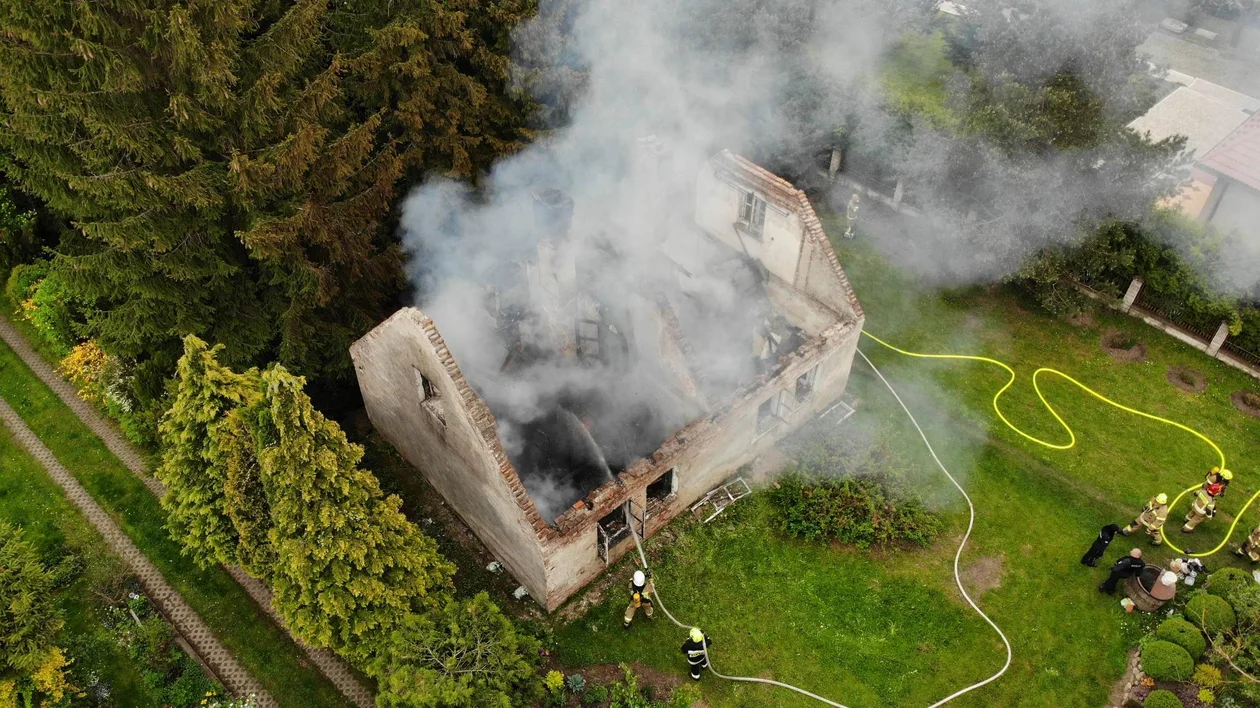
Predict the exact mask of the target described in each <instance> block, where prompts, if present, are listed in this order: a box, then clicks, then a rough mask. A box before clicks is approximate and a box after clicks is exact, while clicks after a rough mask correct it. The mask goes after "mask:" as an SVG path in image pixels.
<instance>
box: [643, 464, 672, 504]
mask: <svg viewBox="0 0 1260 708" xmlns="http://www.w3.org/2000/svg"><path fill="white" fill-rule="evenodd" d="M675 472H676V470H673V469H671V470H669V471H667V472H665V473H664V474H662V475H661V476H660V477H657V478H656V481H655V482H652V483H651V484H649V485H648V486H647V503H648V506H649V507H651V506H653V502H655V503H658V504H659V503H662V502H664V501H666V500H668V499H669V498H671V497H673V496H674V492H677V491H678V475H677V474H675Z"/></svg>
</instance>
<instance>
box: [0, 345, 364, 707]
mask: <svg viewBox="0 0 1260 708" xmlns="http://www.w3.org/2000/svg"><path fill="white" fill-rule="evenodd" d="M0 396H3V397H4V399H5V400H7V401H8V402H9V404H10V405H11V406H13V408H14V409H15V410H17V412H18V413H19V414H20V415H21V416H22V417H23V418H24V419H25V420H26V423H27V424H28V425H29V426H30V427H31V428H32V429H33V430H34V431H35V433H36V434H37V435H39V437H40V439H41V440H43V442H44V444H45V445H47V446H48V447H49V448H50V449H51V450H52V451H53V453H54V454H55V455H56V456H57V458H58V459H59V460H60V461H61V463H62V464H63V465H65V467H66V468H67V469H68V470H69V471H70V472H71V474H73V475H74V476H75V477H76V478H77V479H78V480H79V482H80V483H82V484H83V486H84V487H85V488H86V489H87V490H88V492H90V493H91V494H92V496H93V497H94V498H95V499H96V501H97V503H99V504H100V505H101V506H102V507H104V508H105V509H106V510H107V511H109V512H110V514H111V515H112V516H113V517H114V520H115V521H116V522H117V523H118V524H119V525H120V526H121V527H122V529H123V530H124V531H125V532H126V534H127V535H128V536H129V537H130V538H131V540H132V541H133V542H134V543H135V544H136V546H137V547H139V548H140V550H141V551H143V552H144V554H145V555H146V556H147V557H148V558H149V560H150V561H152V562H153V563H154V564H155V565H156V566H157V567H158V568H159V569H160V570H161V571H162V574H163V575H164V576H165V577H166V580H167V582H169V583H170V584H171V585H172V586H173V587H174V588H175V589H176V590H178V591H179V592H180V594H181V595H183V597H184V599H185V600H186V601H187V602H188V604H189V605H190V606H192V608H193V609H194V610H196V611H197V613H198V614H200V615H201V617H202V619H204V620H205V621H206V623H207V624H208V625H209V626H210V627H211V628H212V629H213V630H214V631H215V634H216V635H217V636H218V637H219V640H220V641H222V642H223V644H224V645H225V646H226V647H227V648H228V649H229V650H230V651H231V652H232V653H233V654H234V655H235V656H236V658H237V659H238V660H240V662H241V663H242V664H243V665H244V666H245V667H246V668H247V669H248V670H249V671H250V673H251V674H252V675H253V676H254V677H255V678H256V679H258V680H259V681H260V682H261V683H262V684H263V686H264V687H265V688H266V690H267V691H268V692H269V693H270V694H271V695H272V697H274V698H275V699H276V700H277V701H279V702H280V704H281V705H284V706H294V707H295V708H298V707H302V708H305V707H310V706H339V705H343V704H344V699H343V698H342V697H341V695H340V694H339V693H338V692H337V690H336V688H335V687H333V685H332V684H331V683H329V682H328V681H327V680H326V679H325V678H324V676H323V675H322V674H320V673H319V671H318V669H316V668H315V667H314V666H312V665H309V664H308V662H307V659H306V655H305V653H304V652H303V651H302V650H301V649H300V648H299V647H298V646H297V645H296V644H294V642H293V641H292V640H291V639H290V638H289V636H288V635H287V634H286V633H285V632H284V630H282V629H280V628H279V627H277V626H276V625H275V623H273V622H272V620H271V618H269V617H268V616H267V615H266V614H265V613H264V612H263V611H262V609H261V608H259V607H258V606H257V605H256V604H255V603H254V601H253V600H252V599H251V598H250V597H249V595H248V594H246V592H245V591H244V590H243V589H242V588H241V587H240V586H239V585H237V583H236V581H235V580H233V579H232V577H231V576H230V575H228V573H227V571H225V570H223V569H222V568H218V567H214V568H207V569H201V568H198V567H197V565H196V563H194V562H193V561H192V560H191V559H189V558H187V557H185V556H183V555H181V553H180V546H179V544H178V543H177V542H176V541H174V540H172V539H171V538H170V537H169V536H168V535H167V533H166V530H165V528H163V521H164V519H165V514H164V513H163V511H162V508H161V506H160V505H159V504H158V501H157V499H156V498H154V497H153V495H152V494H150V493H149V491H148V489H147V488H145V486H144V484H143V483H142V482H141V481H140V480H139V479H137V478H136V477H135V475H133V474H132V473H131V472H130V471H129V470H128V469H127V468H126V467H124V466H123V465H122V463H121V462H120V461H119V460H118V459H117V458H115V457H114V456H113V455H112V454H111V453H110V452H109V450H108V449H106V448H105V446H104V444H103V443H102V442H101V441H100V439H99V438H97V437H96V436H95V435H93V434H92V432H91V431H89V430H88V429H87V428H86V427H85V426H84V425H83V424H82V423H81V422H80V421H79V419H78V418H76V417H75V416H74V414H73V413H72V412H71V411H70V410H69V409H68V408H66V407H65V405H64V404H62V402H61V401H60V400H59V399H58V398H57V397H56V395H55V394H53V393H52V392H51V391H50V390H49V389H48V388H47V387H46V386H44V384H43V382H41V381H39V379H38V378H36V377H35V375H34V374H33V373H32V372H31V371H30V369H28V368H27V367H26V365H25V364H24V363H22V361H21V360H20V359H19V358H18V357H17V355H16V354H14V353H13V351H12V350H11V349H9V348H8V347H7V346H4V345H3V344H0Z"/></svg>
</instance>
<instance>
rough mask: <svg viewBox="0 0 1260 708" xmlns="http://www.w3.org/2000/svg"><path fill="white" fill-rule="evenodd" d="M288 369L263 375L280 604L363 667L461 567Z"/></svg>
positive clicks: (267, 483) (311, 634)
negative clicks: (364, 466)
mask: <svg viewBox="0 0 1260 708" xmlns="http://www.w3.org/2000/svg"><path fill="white" fill-rule="evenodd" d="M304 383H305V381H304V380H303V379H302V378H300V377H297V376H294V375H292V374H290V373H289V372H288V371H286V370H285V369H284V368H283V367H279V366H277V367H275V368H273V369H270V370H268V371H267V372H265V373H264V374H263V376H262V384H263V389H264V398H265V400H264V401H263V402H261V403H259V404H256V405H255V406H254V409H253V410H252V411H250V412H249V414H250V415H251V416H253V419H254V421H256V425H257V429H256V434H255V438H256V441H257V444H258V453H257V459H258V466H259V470H260V476H261V480H262V487H263V489H264V490H265V494H266V498H267V504H268V508H269V511H270V517H271V528H270V538H271V545H272V546H273V548H274V552H275V555H276V561H275V567H274V572H273V573H271V576H270V580H271V585H272V589H273V590H274V591H275V600H274V602H275V606H276V609H277V610H278V611H279V612H280V614H281V615H282V616H283V617H284V619H285V622H286V624H287V625H288V626H289V627H290V628H291V629H292V630H293V631H294V633H295V634H297V636H299V637H300V638H302V639H303V640H304V641H307V642H309V643H311V644H312V645H314V646H320V647H331V648H333V649H334V650H337V651H339V652H341V653H342V654H343V655H345V656H347V657H348V658H349V659H350V660H351V661H353V662H355V663H358V664H360V665H364V664H365V663H366V662H367V660H368V658H369V657H370V655H371V653H372V652H374V651H376V650H377V648H378V647H379V643H380V642H381V641H383V640H384V639H385V637H386V636H387V635H388V633H389V632H390V631H392V629H393V628H394V627H395V625H396V624H397V623H398V622H399V621H400V620H401V618H402V617H403V616H404V615H406V614H407V613H409V612H414V611H423V610H425V609H428V608H431V607H433V606H434V605H435V604H436V603H437V602H438V600H439V598H440V597H442V596H443V595H444V594H445V591H447V590H448V589H449V583H450V578H451V575H452V573H453V572H454V568H453V566H452V565H451V564H450V563H448V562H446V561H445V560H444V559H442V557H441V556H440V555H439V554H438V551H437V545H436V544H435V543H434V542H433V540H432V539H430V538H428V537H427V536H424V535H422V534H421V533H420V532H419V530H418V529H417V528H416V527H415V526H414V525H412V524H411V523H410V522H409V521H408V520H407V519H406V517H404V516H403V514H402V512H401V511H399V508H400V506H401V504H402V502H401V500H400V499H399V498H398V497H396V496H392V495H391V496H385V495H384V494H383V493H382V492H381V489H380V485H379V484H378V483H377V481H376V477H374V476H373V475H372V474H371V473H370V472H365V471H363V470H360V469H358V467H357V465H358V462H359V460H360V458H362V456H363V450H362V448H360V447H359V446H357V445H353V444H351V443H350V442H349V441H347V440H346V436H345V434H344V433H343V432H342V431H341V428H340V427H338V426H337V424H336V423H335V422H333V421H330V420H328V419H326V418H325V417H324V416H323V415H322V414H320V413H319V412H318V411H316V410H315V409H314V408H313V407H312V406H311V402H310V399H309V398H308V397H307V396H306V394H305V393H304V392H303V390H302V387H303V385H304Z"/></svg>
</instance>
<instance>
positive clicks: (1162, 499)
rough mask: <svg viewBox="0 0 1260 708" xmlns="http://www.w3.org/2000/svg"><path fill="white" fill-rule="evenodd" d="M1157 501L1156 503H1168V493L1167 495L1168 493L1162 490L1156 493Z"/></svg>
mask: <svg viewBox="0 0 1260 708" xmlns="http://www.w3.org/2000/svg"><path fill="white" fill-rule="evenodd" d="M1155 503H1156V504H1167V503H1168V495H1167V494H1164V493H1163V492H1160V493H1159V494H1156V495H1155Z"/></svg>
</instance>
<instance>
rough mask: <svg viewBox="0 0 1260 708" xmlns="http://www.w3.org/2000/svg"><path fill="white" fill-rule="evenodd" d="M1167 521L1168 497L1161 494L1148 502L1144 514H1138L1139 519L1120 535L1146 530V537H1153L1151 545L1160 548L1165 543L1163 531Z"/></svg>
mask: <svg viewBox="0 0 1260 708" xmlns="http://www.w3.org/2000/svg"><path fill="white" fill-rule="evenodd" d="M1167 520H1168V495H1167V494H1164V493H1162V492H1161V493H1159V494H1156V495H1155V496H1153V497H1151V500H1150V501H1148V502H1146V506H1145V507H1143V508H1142V513H1141V514H1138V517H1137V519H1135V520H1134V521H1133V523H1131V524H1129V525H1128V526H1125V527H1124V528H1122V529H1120V533H1122V534H1124V535H1125V536H1128V535H1129V534H1131V533H1133V532H1134V531H1137V530H1138V529H1139V528H1140V529H1145V530H1146V535H1147V536H1150V537H1151V544H1152V545H1155V546H1158V545H1160V544H1162V543H1163V542H1164V537H1163V535H1162V533H1161V530H1162V529H1163V528H1164V522H1165V521H1167Z"/></svg>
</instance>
